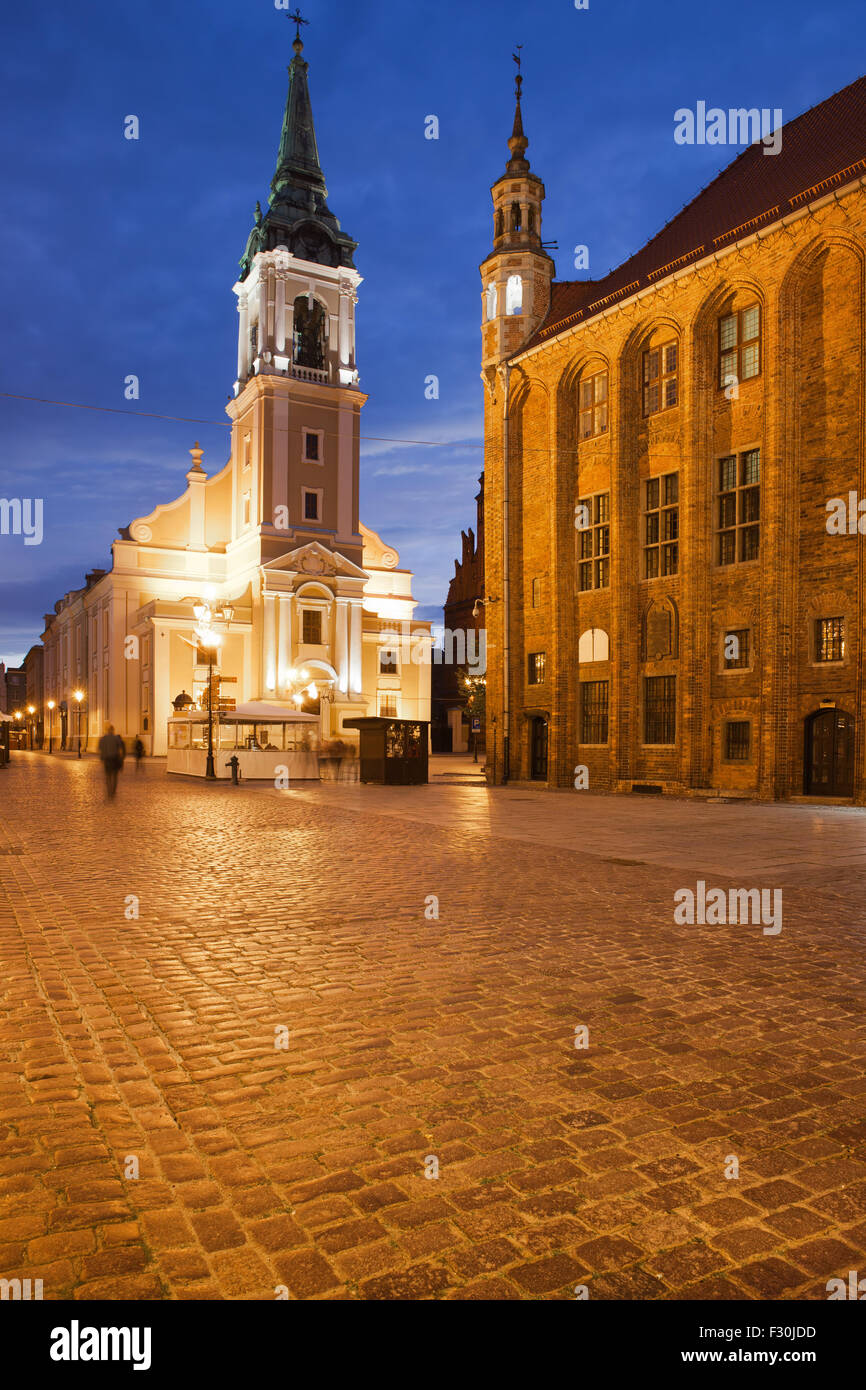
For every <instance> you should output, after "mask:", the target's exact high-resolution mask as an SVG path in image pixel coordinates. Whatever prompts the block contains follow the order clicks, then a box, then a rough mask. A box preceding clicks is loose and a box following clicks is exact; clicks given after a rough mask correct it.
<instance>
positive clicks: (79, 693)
mask: <svg viewBox="0 0 866 1390" xmlns="http://www.w3.org/2000/svg"><path fill="white" fill-rule="evenodd" d="M72 694H73V698H74V700H75V703H76V706H77V711H78V756H79V758H80V757H81V701H82V700H83V699H84V691H83V690H73V692H72Z"/></svg>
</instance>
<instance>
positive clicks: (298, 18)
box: [286, 10, 310, 39]
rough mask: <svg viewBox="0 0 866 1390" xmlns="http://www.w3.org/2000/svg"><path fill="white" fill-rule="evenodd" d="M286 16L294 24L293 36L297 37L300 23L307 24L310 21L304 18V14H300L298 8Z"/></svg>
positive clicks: (299, 32)
mask: <svg viewBox="0 0 866 1390" xmlns="http://www.w3.org/2000/svg"><path fill="white" fill-rule="evenodd" d="M286 18H287V19H290V20H291V21H292V23H293V24H294V26H295V38H296V39H299V38H300V37H301V25H302V24H309V22H310V21H309V20H308V19H304V16H303V15H302V14H301V11H300V10H295V13H294V14H290V15H287V16H286Z"/></svg>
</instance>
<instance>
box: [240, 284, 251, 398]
mask: <svg viewBox="0 0 866 1390" xmlns="http://www.w3.org/2000/svg"><path fill="white" fill-rule="evenodd" d="M249 351H250V329H249V313H248V310H247V296H246V291H245V290H244V291H242V293H241V297H240V299H239V300H238V381H243V379H244V377H245V376H246V375H247V374H248V372H249V366H248V362H249Z"/></svg>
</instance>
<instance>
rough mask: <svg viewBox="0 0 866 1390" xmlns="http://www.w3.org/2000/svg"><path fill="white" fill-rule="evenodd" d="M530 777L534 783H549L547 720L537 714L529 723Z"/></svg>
mask: <svg viewBox="0 0 866 1390" xmlns="http://www.w3.org/2000/svg"><path fill="white" fill-rule="evenodd" d="M529 775H530V777H531V778H532V780H533V782H546V781H547V720H546V719H545V717H544V715H543V714H536V715H533V717H532V718H531V719H530V721H529Z"/></svg>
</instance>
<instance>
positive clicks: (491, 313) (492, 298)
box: [487, 280, 496, 320]
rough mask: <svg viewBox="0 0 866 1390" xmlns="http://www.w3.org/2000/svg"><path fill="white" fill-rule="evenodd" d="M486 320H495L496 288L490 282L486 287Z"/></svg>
mask: <svg viewBox="0 0 866 1390" xmlns="http://www.w3.org/2000/svg"><path fill="white" fill-rule="evenodd" d="M487 318H488V320H489V319H495V318H496V286H495V284H494V283H493V281H492V280H491V282H490V284H489V285H488V286H487Z"/></svg>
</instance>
